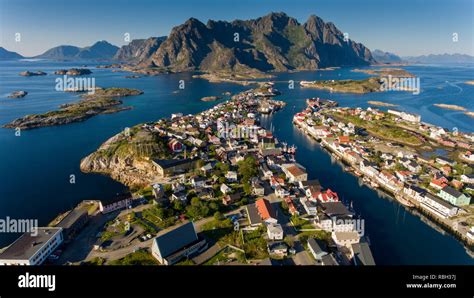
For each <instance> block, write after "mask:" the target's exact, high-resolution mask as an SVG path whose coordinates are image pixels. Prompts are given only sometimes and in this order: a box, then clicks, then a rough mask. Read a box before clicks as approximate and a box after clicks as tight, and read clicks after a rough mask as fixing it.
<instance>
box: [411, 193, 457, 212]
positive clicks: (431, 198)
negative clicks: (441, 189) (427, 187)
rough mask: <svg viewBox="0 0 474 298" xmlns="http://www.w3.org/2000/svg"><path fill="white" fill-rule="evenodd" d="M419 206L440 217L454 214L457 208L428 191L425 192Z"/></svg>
mask: <svg viewBox="0 0 474 298" xmlns="http://www.w3.org/2000/svg"><path fill="white" fill-rule="evenodd" d="M420 206H421V207H422V208H424V209H426V210H428V211H430V212H431V213H434V214H435V215H437V216H439V217H442V218H448V217H451V216H454V215H456V214H457V213H458V210H459V208H458V207H456V206H453V205H451V204H450V203H448V202H446V201H445V200H443V199H441V198H440V197H438V196H435V195H432V194H430V193H427V194H425V199H424V200H423V201H422V202H421V204H420Z"/></svg>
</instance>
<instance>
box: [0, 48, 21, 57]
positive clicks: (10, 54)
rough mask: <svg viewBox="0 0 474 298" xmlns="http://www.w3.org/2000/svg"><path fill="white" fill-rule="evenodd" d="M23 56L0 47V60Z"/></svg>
mask: <svg viewBox="0 0 474 298" xmlns="http://www.w3.org/2000/svg"><path fill="white" fill-rule="evenodd" d="M22 58H23V56H22V55H20V54H18V53H16V52H11V51H8V50H7V49H5V48H3V47H0V60H14V59H22Z"/></svg>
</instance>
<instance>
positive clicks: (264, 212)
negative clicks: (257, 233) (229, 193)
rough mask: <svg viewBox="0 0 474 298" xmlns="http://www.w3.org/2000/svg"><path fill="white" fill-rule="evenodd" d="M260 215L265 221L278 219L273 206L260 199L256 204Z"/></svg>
mask: <svg viewBox="0 0 474 298" xmlns="http://www.w3.org/2000/svg"><path fill="white" fill-rule="evenodd" d="M255 206H256V207H257V210H258V213H259V214H260V217H261V218H262V219H263V220H266V219H268V218H276V215H275V212H274V211H273V208H272V205H271V204H270V202H269V201H268V200H266V199H263V198H262V199H259V200H257V201H256V202H255Z"/></svg>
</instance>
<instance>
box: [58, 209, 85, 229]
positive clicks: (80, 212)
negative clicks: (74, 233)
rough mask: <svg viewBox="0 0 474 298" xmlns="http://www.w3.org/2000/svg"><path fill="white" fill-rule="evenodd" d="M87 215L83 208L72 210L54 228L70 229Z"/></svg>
mask: <svg viewBox="0 0 474 298" xmlns="http://www.w3.org/2000/svg"><path fill="white" fill-rule="evenodd" d="M85 214H87V209H85V208H74V209H72V211H71V212H69V213H68V215H66V216H65V217H64V218H63V219H62V220H61V221H60V222H59V223H58V224H57V225H56V226H57V227H61V228H63V229H68V228H70V227H71V226H72V225H73V224H74V223H75V222H76V221H77V220H78V219H79V218H81V217H82V216H84V215H85Z"/></svg>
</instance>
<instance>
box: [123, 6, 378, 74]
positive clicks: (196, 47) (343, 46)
mask: <svg viewBox="0 0 474 298" xmlns="http://www.w3.org/2000/svg"><path fill="white" fill-rule="evenodd" d="M140 44H141V45H142V46H143V47H145V46H148V43H146V42H136V45H138V48H140ZM154 45H155V46H156V45H157V43H155V44H154ZM133 46H135V45H133ZM138 48H137V49H136V50H138ZM122 49H123V52H127V49H124V47H122ZM122 49H121V50H122ZM151 49H152V47H150V46H149V47H148V48H147V50H143V51H141V53H144V54H143V55H141V56H140V58H139V59H135V60H136V62H137V63H138V64H139V65H144V66H156V67H164V68H168V69H172V70H174V71H188V70H201V71H255V70H257V71H288V70H311V69H318V68H324V67H330V66H352V65H369V64H371V63H375V60H374V58H373V57H372V54H371V52H370V50H369V49H368V48H366V47H365V46H364V45H363V44H361V43H356V42H354V41H352V40H350V39H347V40H346V39H345V38H344V34H343V33H342V32H341V31H340V30H339V29H337V28H336V26H335V25H334V24H333V23H325V22H324V21H323V20H322V19H321V18H319V17H317V16H315V15H312V16H310V17H309V18H308V20H307V21H306V22H305V23H304V24H300V23H299V22H298V21H297V20H296V19H294V18H291V17H289V16H287V15H286V14H285V13H270V14H268V15H266V16H264V17H260V18H257V19H252V20H245V21H244V20H235V21H232V22H226V21H213V20H209V21H208V22H207V24H204V23H202V22H201V21H199V20H197V19H195V18H190V19H189V20H187V21H186V22H185V23H184V24H182V25H179V26H176V27H174V28H173V29H172V30H171V32H170V34H169V36H168V37H167V38H166V39H165V40H161V43H160V44H159V46H158V47H157V48H156V50H154V51H151ZM145 53H151V55H149V56H148V55H146V54H145ZM147 56H148V57H147ZM121 58H125V59H127V58H134V57H133V55H132V56H129V55H122V56H121Z"/></svg>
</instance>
